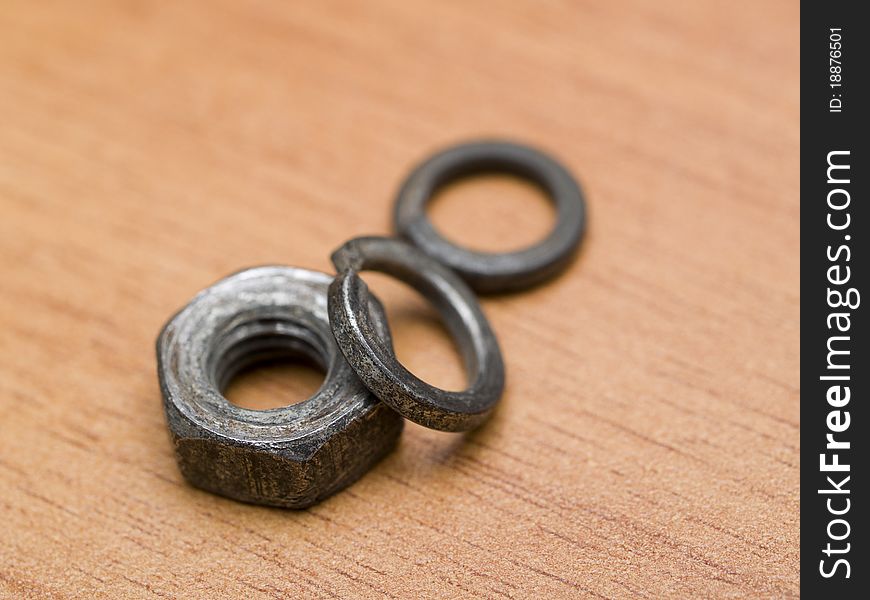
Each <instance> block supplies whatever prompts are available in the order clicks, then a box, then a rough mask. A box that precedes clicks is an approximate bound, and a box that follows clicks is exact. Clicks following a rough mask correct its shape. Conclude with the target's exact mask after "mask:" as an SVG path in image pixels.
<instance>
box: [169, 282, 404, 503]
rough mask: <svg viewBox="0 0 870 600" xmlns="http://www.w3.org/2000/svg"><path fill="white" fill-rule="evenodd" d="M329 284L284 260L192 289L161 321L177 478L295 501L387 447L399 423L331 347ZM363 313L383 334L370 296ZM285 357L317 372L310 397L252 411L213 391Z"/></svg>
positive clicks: (340, 480)
mask: <svg viewBox="0 0 870 600" xmlns="http://www.w3.org/2000/svg"><path fill="white" fill-rule="evenodd" d="M331 281H332V277H331V276H330V275H327V274H325V273H319V272H316V271H309V270H305V269H298V268H293V267H281V266H266V267H257V268H253V269H246V270H244V271H240V272H238V273H235V274H233V275H230V276H229V277H226V278H224V279H222V280H220V281H218V282H217V283H215V284H213V285H212V286H210V287H208V288H207V289H205V290H203V291H202V292H200V293H199V294H198V295H197V296H196V297H195V298H194V299H193V300H192V301H191V302H190V303H189V304H188V305H187V306H186V307H184V308H183V309H182V310H181V311H179V312H178V313H177V314H176V315H175V316H173V317H172V318H171V319H170V320H169V322H168V323H167V324H166V326H165V327H164V328H163V330H162V331H161V333H160V336H159V337H158V340H157V363H158V375H159V380H160V387H161V391H162V394H163V399H164V408H165V411H166V418H167V422H168V425H169V430H170V434H171V438H172V441H173V445H174V448H175V455H176V458H177V461H178V466H179V468H180V470H181V473H182V474H183V475H184V477H185V478H186V479H187V481H188V482H190V483H191V484H193V485H194V486H196V487H199V488H202V489H205V490H208V491H210V492H214V493H216V494H220V495H223V496H226V497H229V498H233V499H235V500H241V501H244V502H251V503H255V504H264V505H270V506H281V507H287V508H305V507H307V506H310V505H312V504H315V503H316V502H319V501H320V500H322V499H324V498H326V497H327V496H329V495H331V494H333V493H335V492H337V491H338V490H341V489H342V488H344V487H346V486H347V485H349V484H351V483H352V482H354V481H355V480H357V479H358V478H359V477H360V476H361V475H362V474H363V473H365V472H366V471H367V470H368V469H369V468H370V467H371V466H372V465H374V464H375V463H376V462H377V461H378V460H380V459H381V458H382V457H383V456H384V455H385V454H387V453H388V452H389V451H390V450H391V449H392V448H393V446H394V445H395V443H396V441H397V440H398V437H399V435H400V433H401V431H402V426H403V420H402V418H401V417H400V416H399V415H398V414H397V413H395V412H394V411H393V410H391V409H390V408H389V407H388V406H386V405H384V404H383V403H381V402H380V401H379V400H378V399H377V397H375V396H374V395H373V394H372V393H371V392H369V391H368V390H367V389H366V387H365V386H364V385H363V384H362V382H361V381H360V380H359V378H358V377H357V376H356V375H355V374H354V372H353V370H352V369H351V368H350V366H349V365H348V364H347V362H346V361H345V360H344V357H343V356H342V354H341V352H340V351H339V350H338V347H337V346H336V343H335V339H334V338H333V335H332V332H331V329H330V326H329V320H328V316H327V311H326V301H327V289H328V287H329V284H330V283H331ZM368 315H369V316H370V319H371V321H372V322H373V323H374V324H375V327H376V328H377V331H378V335H381V336H383V338H384V339H385V340H387V341H389V339H390V338H389V329H388V328H387V326H386V320H385V317H384V315H383V309H382V307H381V306H380V303H379V302H378V301H377V299H376V298H374V297H371V301H370V302H369V304H368ZM287 354H291V355H301V356H306V357H308V358H309V359H311V360H314V361H316V362H318V363H319V364H320V365H321V366H322V367H323V368H324V370H325V371H326V377H325V380H324V382H323V385H322V386H321V387H320V389H319V390H318V391H317V392H316V393H315V394H314V395H313V396H312V397H311V398H308V399H307V400H304V401H302V402H300V403H297V404H294V405H291V406H286V407H282V408H276V409H270V410H262V411H258V410H249V409H245V408H241V407H238V406H234V405H232V404H230V403H229V401H227V400H226V398H224V396H223V395H222V394H221V390H222V389H223V387H224V386H225V384H226V383H228V382H229V380H230V379H231V378H232V376H233V375H234V374H235V373H236V372H238V370H239V369H241V368H244V367H245V366H246V365H248V364H250V363H252V362H256V361H258V360H262V359H264V358H268V357H273V356H276V355H287Z"/></svg>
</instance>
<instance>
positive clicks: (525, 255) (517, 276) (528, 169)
mask: <svg viewBox="0 0 870 600" xmlns="http://www.w3.org/2000/svg"><path fill="white" fill-rule="evenodd" d="M479 173H507V174H512V175H517V176H520V177H523V178H526V179H529V180H530V181H532V182H533V183H536V184H538V185H539V186H541V187H542V188H543V189H544V191H545V192H546V193H547V195H548V197H549V198H550V199H551V201H552V202H553V204H554V205H555V207H556V225H555V227H554V228H553V230H552V231H551V232H550V234H549V235H548V236H547V237H546V238H545V239H543V240H542V241H540V242H538V243H536V244H534V245H533V246H531V247H529V248H525V249H523V250H519V251H516V252H503V253H490V252H476V251H474V250H469V249H466V248H462V247H460V246H457V245H456V244H453V243H451V242H449V241H447V240H446V239H444V238H443V237H442V236H441V235H440V234H439V233H438V231H437V230H436V229H435V228H434V227H433V226H432V223H431V222H430V221H429V219H428V217H427V216H426V205H427V204H428V203H429V201H430V200H431V199H432V197H433V196H434V194H435V193H436V192H437V191H438V190H439V189H440V188H441V187H443V186H444V185H446V184H448V183H450V182H452V181H455V180H457V179H460V178H463V177H467V176H469V175H474V174H479ZM393 220H394V226H395V229H396V232H397V233H398V235H400V236H402V237H404V238H405V239H407V240H408V241H410V242H411V243H412V244H414V245H415V246H417V247H418V248H420V249H421V250H422V251H423V252H425V253H426V254H428V255H429V256H431V257H433V258H435V259H436V260H438V261H440V262H441V263H443V264H445V265H447V266H448V267H450V268H451V269H453V270H454V271H456V272H457V273H459V275H460V276H461V277H462V278H463V279H464V280H465V282H466V283H468V285H469V286H471V287H472V288H473V289H474V290H475V291H477V292H479V293H494V292H505V291H513V290H520V289H524V288H528V287H531V286H533V285H535V284H537V283H540V282H542V281H544V280H546V279H549V278H550V277H553V276H555V275H557V274H558V273H560V272H561V271H562V270H564V269H565V268H566V267H567V266H568V264H569V263H570V261H571V258H572V257H573V255H574V253H575V252H576V250H577V248H578V246H579V245H580V241H581V240H582V238H583V232H584V229H585V224H586V202H585V199H584V196H583V192H582V191H581V189H580V186H579V184H578V183H577V181H576V180H575V179H574V177H572V175H571V173H569V172H568V170H567V169H566V168H565V167H563V166H562V165H561V164H560V163H559V162H557V161H556V160H555V159H554V158H552V157H550V156H548V155H546V154H544V153H543V152H541V151H539V150H535V149H534V148H530V147H528V146H523V145H520V144H516V143H512V142H506V141H497V140H491V141H479V142H470V143H464V144H459V145H457V146H452V147H450V148H447V149H445V150H442V151H440V152H438V153H436V154H435V155H433V156H431V157H430V158H428V159H426V160H425V161H424V162H423V163H421V164H420V165H418V166H417V167H416V168H415V169H414V170H413V171H412V172H411V174H410V175H409V176H408V177H407V179H406V180H405V182H404V184H403V185H402V187H401V188H400V190H399V193H398V196H397V198H396V203H395V208H394V212H393Z"/></svg>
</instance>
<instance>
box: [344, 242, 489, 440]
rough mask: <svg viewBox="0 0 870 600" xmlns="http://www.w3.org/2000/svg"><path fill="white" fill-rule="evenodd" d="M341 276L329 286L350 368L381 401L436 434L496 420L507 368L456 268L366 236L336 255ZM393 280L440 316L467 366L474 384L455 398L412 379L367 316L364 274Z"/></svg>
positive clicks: (400, 245)
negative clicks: (491, 418) (492, 417)
mask: <svg viewBox="0 0 870 600" xmlns="http://www.w3.org/2000/svg"><path fill="white" fill-rule="evenodd" d="M332 262H333V264H335V268H336V270H337V271H338V275H337V276H336V277H335V279H334V280H333V282H332V284H331V285H330V286H329V295H328V296H329V302H328V310H329V321H330V324H331V325H332V331H333V333H334V334H335V339H336V340H337V342H338V347H339V348H340V349H341V351H342V353H343V354H344V357H345V358H346V359H347V362H348V363H349V364H350V366H351V367H353V369H354V371H356V374H357V375H358V376H359V377H360V379H362V380H363V382H364V383H365V385H366V387H368V388H369V389H370V390H371V391H372V392H373V393H374V394H375V395H376V396H377V397H378V398H380V399H381V400H383V401H384V402H385V403H386V404H388V405H389V406H391V407H393V408H394V409H395V410H396V411H398V412H399V414H401V415H402V416H403V417H405V418H407V419H410V420H411V421H414V422H415V423H419V424H421V425H424V426H426V427H430V428H432V429H440V430H442V431H465V430H468V429H472V428H474V427H476V426H477V425H479V424H481V423H482V422H483V421H484V420H486V418H487V417H488V416H489V415H490V413H491V412H492V410H493V408H494V407H495V405H496V403H497V402H498V400H499V398H500V397H501V394H502V390H503V389H504V363H503V362H502V357H501V351H500V350H499V347H498V342H497V341H496V338H495V335H494V333H493V331H492V329H491V328H490V326H489V322H488V321H487V319H486V317H485V316H484V314H483V311H482V310H481V308H480V304H479V303H478V301H477V298H476V297H475V295H474V293H473V292H472V291H471V290H470V289H469V288H468V286H467V285H465V284H464V283H463V282H462V280H461V279H460V278H459V277H458V276H457V275H456V274H455V273H453V272H452V271H451V270H450V269H448V268H447V267H445V266H444V265H442V264H440V263H439V262H438V261H436V260H435V259H433V258H430V257H429V256H427V255H425V254H423V253H422V252H421V251H420V250H418V249H416V248H414V247H413V246H410V245H409V244H407V243H405V242H403V241H401V240H398V239H395V238H384V237H361V238H356V239H352V240H350V241H348V242H346V243H345V244H344V245H343V246H341V248H339V249H338V250H336V251H335V252H334V253H333V254H332ZM363 270H375V271H380V272H382V273H387V274H389V275H393V276H395V277H397V278H398V279H400V280H402V281H404V282H405V283H407V284H409V285H410V286H411V287H413V288H415V289H416V290H417V291H419V292H420V293H422V294H423V295H424V296H425V297H426V298H427V299H428V300H429V301H430V302H432V304H434V305H435V307H436V308H437V309H438V310H439V312H440V313H441V315H442V317H443V318H444V321H445V323H446V325H447V328H448V330H449V331H450V333H451V334H452V335H453V337H454V339H455V340H456V342H457V346H458V347H459V349H460V352H461V353H462V355H463V358H464V359H465V366H466V372H467V373H468V378H469V385H468V388H467V389H465V390H463V391H447V390H443V389H440V388H437V387H435V386H432V385H430V384H428V383H426V382H425V381H422V380H421V379H419V378H418V377H416V376H415V375H413V374H411V373H410V372H409V371H408V370H407V369H406V368H405V367H404V366H402V364H401V363H400V362H399V361H398V359H397V358H396V354H395V351H394V350H393V347H392V342H391V341H390V339H389V338H387V337H384V336H382V335H379V334H378V332H377V330H376V328H375V327H374V324H373V320H372V313H373V312H375V310H376V309H373V310H372V313H370V312H369V311H367V310H362V307H365V306H367V304H368V298H369V297H370V293H369V291H368V286H367V285H366V284H365V282H364V281H363V280H362V279H361V278H360V276H359V272H360V271H363Z"/></svg>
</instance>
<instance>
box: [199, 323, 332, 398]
mask: <svg viewBox="0 0 870 600" xmlns="http://www.w3.org/2000/svg"><path fill="white" fill-rule="evenodd" d="M215 359H216V360H215V361H214V363H213V365H214V367H213V369H214V370H213V374H214V380H215V384H216V385H217V387H218V389H219V390H220V391H221V394H222V395H223V396H224V398H226V399H227V401H228V402H230V403H231V404H233V405H235V406H238V407H240V408H247V409H250V410H270V409H275V408H282V407H285V406H290V405H292V404H297V403H299V402H303V401H305V400H307V399H308V398H310V397H312V396H313V395H314V394H316V393H317V390H318V389H320V386H321V385H322V384H323V382H324V380H325V377H326V372H327V365H328V358H327V356H326V352H325V350H324V347H323V343H322V341H321V340H320V338H319V336H318V335H317V334H316V333H315V332H313V331H311V330H309V329H307V328H305V327H302V326H300V325H298V324H295V323H292V322H289V321H286V320H282V319H256V320H252V321H246V322H242V323H240V324H237V325H236V326H234V327H233V328H231V329H230V330H229V331H228V332H227V333H226V334H225V335H224V336H223V339H222V343H220V344H219V346H218V349H217V352H216V353H215Z"/></svg>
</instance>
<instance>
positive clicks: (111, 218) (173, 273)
mask: <svg viewBox="0 0 870 600" xmlns="http://www.w3.org/2000/svg"><path fill="white" fill-rule="evenodd" d="M798 21H799V11H798V6H797V3H794V2H786V1H782V2H762V3H740V4H737V5H735V4H734V3H724V2H721V3H720V2H677V1H672V2H655V3H652V2H643V1H641V0H636V1H630V2H609V3H605V2H594V1H589V2H567V1H565V2H558V1H553V2H549V1H548V2H531V1H529V2H514V3H505V2H497V1H495V0H488V1H479V0H474V1H471V2H444V3H434V2H432V3H418V2H407V1H400V0H384V1H378V2H367V3H351V2H321V3H306V4H304V5H303V4H301V3H287V2H278V1H276V0H272V1H267V0H259V1H254V2H241V1H232V0H216V1H213V2H192V1H186V0H182V1H177V2H149V1H127V2H113V1H109V0H102V1H100V0H93V1H92V0H88V1H82V2H60V1H55V2H48V1H47V2H29V1H27V0H7V1H6V2H4V3H3V8H2V10H0V31H2V35H0V209H2V215H0V216H2V218H0V273H2V282H0V330H2V333H0V407H2V415H0V507H2V508H0V510H2V525H0V593H2V594H3V595H5V596H8V597H14V598H19V597H81V598H92V597H149V596H165V597H173V598H174V597H216V596H218V595H224V596H226V597H245V598H260V597H263V598H268V597H275V598H279V597H281V598H284V597H286V598H290V597H321V596H322V597H347V598H359V597H372V598H380V597H382V596H385V595H386V596H388V597H424V598H443V597H456V598H471V597H487V598H489V597H501V596H506V597H518V598H519V597H535V598H556V597H595V598H602V597H608V598H611V597H613V598H630V597H635V596H637V597H642V598H662V597H686V598H697V597H741V598H742V597H758V596H761V597H782V596H796V595H797V594H798V585H799V567H798V563H799V544H798V542H799V502H798V489H799V476H798V467H799V441H798V431H799V408H798V399H799V389H798V384H797V380H798V369H799V325H798V318H799V310H800V309H799V302H800V296H799V291H798V283H799V258H798V245H799V233H798V225H799V214H798V213H799V197H798V184H797V174H798V150H799V129H798V121H799V119H798V117H799V99H798V85H799V77H798V60H799V56H798ZM482 135H489V136H502V137H509V138H513V139H518V140H523V141H526V142H529V143H532V144H535V145H537V146H540V147H542V148H545V149H547V150H549V151H550V152H552V153H554V154H555V155H557V156H558V157H560V158H561V160H563V161H564V162H565V163H566V164H567V165H568V166H569V167H570V168H571V169H572V170H574V171H575V172H576V173H577V174H578V176H579V178H580V179H581V180H582V182H583V184H584V186H585V189H586V191H587V193H588V198H589V207H590V227H589V230H588V235H587V237H586V240H585V244H584V247H583V251H582V253H581V255H580V258H579V260H577V261H576V262H575V263H574V264H573V265H572V267H571V268H570V270H569V271H568V272H567V273H566V274H565V275H564V276H562V277H561V278H560V279H558V280H556V281H554V282H552V283H550V284H548V285H545V286H542V287H540V288H537V289H535V290H534V291H531V292H528V293H521V294H515V295H510V296H498V297H490V298H485V299H483V300H482V304H483V307H484V309H485V311H486V313H487V315H488V316H489V317H490V319H491V321H492V324H493V326H494V328H495V329H496V331H497V333H498V335H499V338H500V341H501V344H502V349H503V352H504V356H505V360H506V366H507V374H508V381H507V388H506V393H505V395H504V398H503V400H502V404H501V406H500V408H499V410H498V411H497V412H496V414H495V416H494V418H493V419H492V420H491V422H489V423H488V424H487V425H485V426H484V427H482V428H480V429H479V430H478V431H475V432H473V433H471V434H468V435H457V434H445V433H436V432H432V431H428V430H425V429H423V428H421V427H418V426H414V425H409V426H407V427H406V429H405V433H404V435H403V437H402V441H401V443H400V445H399V447H398V448H397V449H396V451H395V452H393V453H392V454H391V455H390V456H389V457H388V458H386V459H385V460H384V461H383V462H381V463H380V464H379V465H378V466H377V467H376V468H374V469H373V470H372V471H371V472H369V473H368V474H367V475H366V476H365V477H363V478H362V479H361V480H360V481H359V482H358V483H356V484H355V485H353V486H352V487H351V488H349V489H348V490H347V491H344V492H342V493H339V494H338V495H336V496H334V497H332V498H331V499H329V500H327V501H325V502H323V503H321V504H319V505H318V506H316V507H314V508H312V509H310V510H306V511H301V512H298V511H297V512H294V511H286V510H277V509H269V508H262V507H256V506H249V505H245V504H240V503H237V502H233V501H230V500H226V499H223V498H221V497H217V496H214V495H211V494H208V493H205V492H201V491H199V490H196V489H194V488H192V487H190V486H188V485H187V484H186V483H185V482H184V481H183V480H182V478H181V476H180V474H179V472H178V470H177V468H176V464H175V460H174V457H173V453H172V447H171V445H170V442H169V439H168V436H167V431H166V425H165V421H164V415H163V409H162V405H161V399H160V391H159V389H158V385H157V377H156V372H155V356H154V340H155V338H156V335H157V333H158V331H159V329H160V327H161V326H162V325H163V323H164V321H165V320H166V319H167V318H168V317H169V316H170V315H171V313H172V312H173V311H175V310H176V309H178V308H179V307H181V306H182V305H184V304H185V303H186V302H187V301H188V300H189V299H190V298H191V297H192V296H193V294H194V293H196V292H197V291H198V290H199V289H201V288H203V287H205V286H207V285H209V284H210V283H212V282H213V281H215V280H216V279H218V278H220V277H222V276H224V275H226V274H227V273H230V272H232V271H235V270H237V269H239V268H242V267H245V266H252V265H256V264H264V263H283V264H293V265H298V266H304V267H309V268H314V269H320V270H327V271H328V270H330V268H331V267H330V263H329V254H330V252H331V251H332V250H333V249H334V248H336V247H337V246H338V245H339V244H341V243H342V242H343V241H344V240H346V239H348V238H350V237H353V236H356V235H360V234H386V233H388V232H389V231H390V209H391V204H392V198H393V195H394V192H395V189H396V186H397V185H398V184H399V182H400V181H401V179H402V177H403V176H404V175H405V174H406V172H407V170H408V168H409V167H410V166H411V165H412V164H414V163H415V162H416V161H418V160H419V159H421V158H422V157H424V156H425V155H426V154H427V153H429V152H431V151H432V150H434V149H436V148H438V147H440V146H443V145H445V144H449V143H452V142H455V141H458V140H461V139H467V138H473V137H478V136H482ZM432 215H433V219H434V220H435V222H436V223H437V225H438V226H439V227H441V228H442V229H443V230H444V231H445V232H447V235H449V236H451V237H453V238H454V239H457V240H460V241H462V242H464V243H466V244H469V245H473V246H475V247H479V248H488V249H506V248H512V247H518V246H521V245H523V244H525V243H528V242H530V241H532V240H534V239H535V238H536V237H537V236H539V235H542V234H543V233H544V232H545V231H546V230H547V228H548V226H549V224H550V220H551V219H552V214H551V211H550V209H549V208H548V205H547V203H546V202H545V201H544V200H543V198H542V197H540V196H539V195H538V193H537V192H536V191H535V190H534V189H532V188H531V187H530V186H528V185H525V184H522V183H521V182H515V181H511V180H510V179H508V178H499V177H489V178H481V179H480V180H476V181H471V182H466V183H462V184H459V185H456V186H454V187H453V188H451V189H450V190H448V191H446V192H445V193H444V194H443V195H442V197H441V198H439V200H438V201H437V202H436V203H435V205H434V207H433V210H432ZM370 281H371V282H372V285H373V287H374V288H375V289H376V290H377V291H378V292H379V294H380V295H381V297H382V299H383V300H384V302H385V303H386V304H387V305H388V314H389V316H390V319H391V323H392V326H393V329H394V332H395V336H396V338H397V346H398V352H399V356H400V358H402V359H403V360H404V361H406V363H407V364H408V365H409V367H410V368H411V369H412V370H413V371H415V372H416V373H418V374H420V375H421V376H423V377H425V378H427V379H428V380H430V381H432V382H434V383H436V384H440V385H444V386H447V387H454V388H455V387H458V386H461V385H462V383H463V374H462V369H461V366H460V363H459V360H458V358H456V356H455V352H454V350H453V348H452V346H451V342H450V340H449V338H448V336H447V335H446V333H445V332H444V331H443V330H442V329H441V328H440V324H439V323H438V321H437V319H436V318H435V317H434V316H433V314H434V313H432V311H431V310H430V309H429V308H428V307H427V306H426V304H425V303H424V302H423V301H422V300H421V299H420V298H418V297H417V296H416V294H415V293H413V292H412V291H409V290H408V289H406V288H404V287H403V286H400V285H398V284H395V283H393V282H391V281H389V280H388V279H387V278H385V277H371V278H370ZM318 377H319V375H317V374H316V373H314V372H312V371H310V370H306V369H305V368H304V367H300V366H295V367H294V366H284V367H279V366H272V367H270V368H264V369H260V370H258V371H255V372H252V373H249V374H247V375H245V376H244V377H243V378H242V380H240V381H237V382H236V383H235V384H234V385H233V388H232V389H231V392H228V394H231V395H232V397H233V398H234V399H235V401H237V402H238V403H240V404H245V405H248V406H259V407H266V406H275V405H280V404H281V403H282V402H283V403H289V402H292V401H296V400H299V399H301V398H303V397H304V395H305V393H307V392H310V391H311V390H312V389H315V388H316V386H317V385H318V384H317V382H318Z"/></svg>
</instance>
